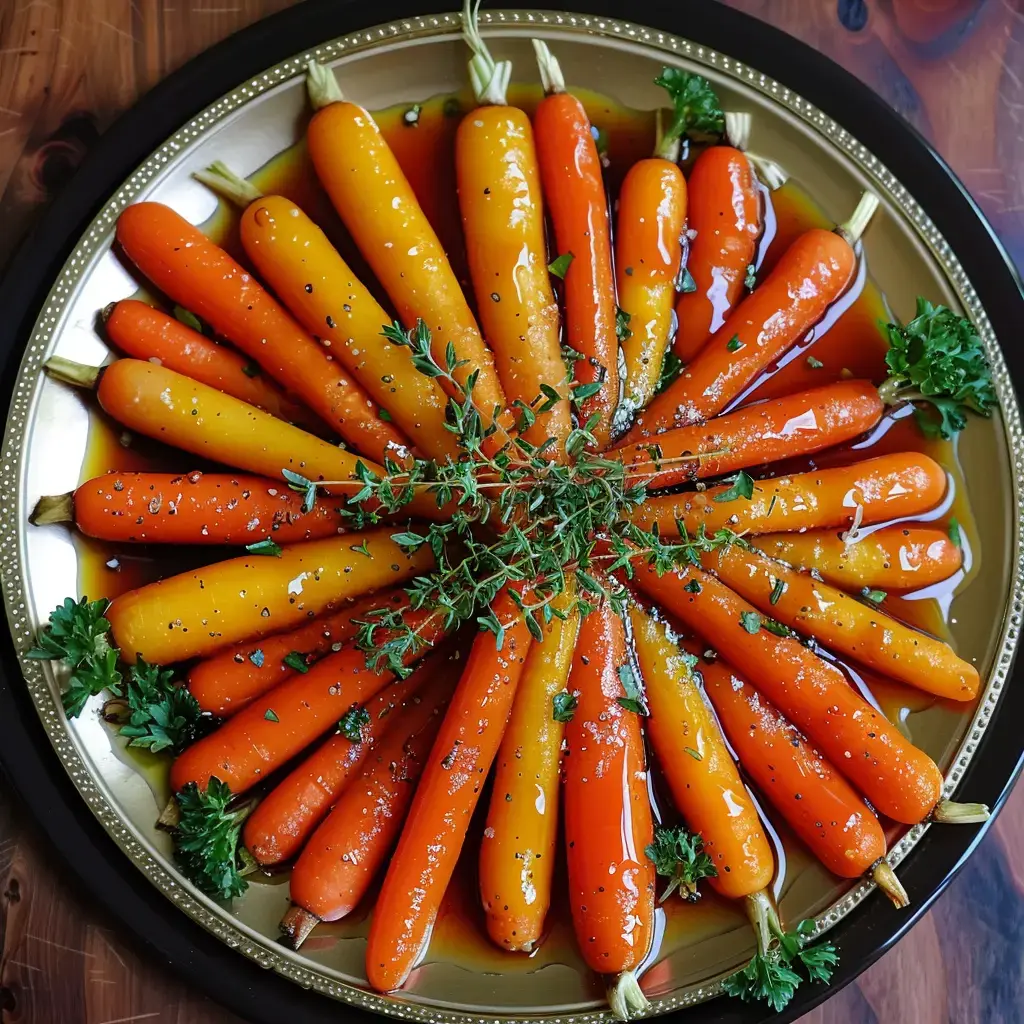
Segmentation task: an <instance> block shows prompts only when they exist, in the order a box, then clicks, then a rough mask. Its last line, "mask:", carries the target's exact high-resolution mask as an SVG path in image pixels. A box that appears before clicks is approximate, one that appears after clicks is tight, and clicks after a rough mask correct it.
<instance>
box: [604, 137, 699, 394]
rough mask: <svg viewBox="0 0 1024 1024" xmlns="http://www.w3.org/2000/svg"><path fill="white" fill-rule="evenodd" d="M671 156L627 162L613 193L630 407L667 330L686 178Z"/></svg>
mask: <svg viewBox="0 0 1024 1024" xmlns="http://www.w3.org/2000/svg"><path fill="white" fill-rule="evenodd" d="M678 146H679V144H678V141H677V142H676V143H675V148H676V154H675V156H674V157H671V158H670V159H665V158H664V157H663V156H662V155H660V153H656V154H655V155H654V156H653V157H651V158H650V159H648V160H641V161H639V162H638V163H635V164H633V166H632V167H631V168H630V169H629V171H628V173H627V174H626V178H625V180H624V181H623V183H622V188H621V190H620V191H619V213H618V226H617V232H616V236H615V272H616V283H617V286H618V296H619V308H620V309H621V310H622V313H621V314H619V315H620V316H621V317H622V319H624V320H625V319H626V318H627V317H628V320H627V321H626V323H624V324H623V325H622V329H621V334H622V337H621V339H620V340H621V344H622V355H623V357H624V359H625V363H626V379H625V382H624V391H625V398H626V400H627V401H628V402H629V403H630V405H631V407H632V408H634V409H642V408H643V407H644V406H645V405H647V403H648V402H649V401H650V400H651V398H652V397H653V395H654V392H655V389H656V388H657V386H658V380H659V378H660V376H661V370H662V363H663V362H664V360H665V352H666V351H667V349H668V346H669V342H670V340H671V339H670V335H671V333H672V307H673V305H674V303H675V297H676V277H677V275H678V273H679V262H680V258H681V255H682V247H681V245H680V238H681V237H682V234H683V229H684V228H685V226H686V203H687V192H686V181H685V180H684V179H683V172H682V171H681V170H680V169H679V167H678V165H677V164H676V159H677V158H678Z"/></svg>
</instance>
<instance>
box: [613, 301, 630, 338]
mask: <svg viewBox="0 0 1024 1024" xmlns="http://www.w3.org/2000/svg"><path fill="white" fill-rule="evenodd" d="M632 319H633V314H632V313H627V312H626V311H625V310H624V309H623V308H622V307H621V306H616V307H615V337H616V338H618V339H619V343H620V344H621V343H622V342H624V341H628V340H629V339H630V338H632V337H633V332H632V331H631V330H630V329H629V321H630V320H632Z"/></svg>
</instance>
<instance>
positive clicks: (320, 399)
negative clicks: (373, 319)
mask: <svg viewBox="0 0 1024 1024" xmlns="http://www.w3.org/2000/svg"><path fill="white" fill-rule="evenodd" d="M117 240H118V241H119V242H120V243H121V245H122V246H123V248H124V250H125V252H126V253H127V254H128V256H129V257H130V259H131V260H132V262H133V263H134V264H135V265H136V266H137V267H138V268H139V270H141V271H142V273H144V274H145V275H146V277H148V278H149V279H150V280H151V281H152V282H153V283H154V284H155V285H156V286H157V287H158V288H160V289H161V290H162V291H164V292H166V294H168V295H169V296H170V297H171V298H172V299H174V301H175V302H180V303H181V305H183V306H185V307H187V308H188V309H190V310H191V311H192V312H193V313H195V314H196V315H197V316H199V317H200V318H202V319H203V320H205V321H206V322H207V323H209V324H210V325H211V326H212V327H213V329H214V330H215V331H217V332H218V333H219V334H223V335H224V337H226V338H229V339H230V340H231V341H233V342H234V343H235V344H236V345H237V346H238V347H239V348H240V349H241V350H242V351H243V352H244V353H245V354H246V355H247V356H249V357H250V358H251V359H255V360H256V362H257V363H259V364H260V366H261V367H262V368H263V369H264V370H265V371H266V372H267V373H268V374H270V376H271V377H272V378H273V379H274V380H276V381H277V382H278V383H279V384H281V385H282V386H283V387H285V388H287V389H288V390H289V391H292V392H294V393H295V394H296V395H298V396H299V397H300V398H301V399H302V400H303V401H304V402H305V403H306V405H308V406H309V408H310V409H312V410H313V411H314V412H315V413H316V414H317V415H318V416H319V417H320V418H321V419H322V420H323V421H324V422H325V423H326V424H327V425H328V426H330V427H331V429H332V430H336V431H337V432H338V433H339V434H340V435H341V437H343V438H344V439H345V441H347V442H348V443H349V444H350V445H352V446H353V447H354V448H356V449H358V450H359V451H361V452H365V453H366V454H368V455H370V456H372V457H373V458H375V459H377V460H378V461H380V460H382V459H383V458H384V456H385V455H386V454H388V453H390V454H392V455H396V454H397V453H398V452H400V451H402V450H403V449H404V448H406V447H408V444H409V441H408V438H406V437H404V436H403V435H402V434H400V433H399V432H398V431H397V430H395V429H394V427H393V426H392V425H391V424H390V423H386V422H385V421H384V420H382V419H381V418H380V410H379V409H378V408H377V407H376V406H375V405H374V403H373V402H372V401H370V398H369V396H368V395H367V394H366V392H365V391H363V389H362V388H361V387H360V386H359V385H358V384H357V383H356V382H355V381H354V380H352V379H351V378H350V377H349V376H348V374H346V372H345V371H344V369H343V367H342V366H341V364H340V363H339V362H338V361H337V360H336V359H334V357H333V356H332V355H331V354H330V352H329V351H327V350H326V349H325V348H324V347H323V346H322V345H321V344H319V343H318V342H317V340H316V339H315V338H314V337H313V336H312V335H310V334H308V333H307V332H306V331H304V330H303V329H302V328H301V327H300V326H299V325H298V324H297V323H296V322H295V321H294V320H293V319H292V318H291V316H289V315H288V313H286V312H285V310H284V309H283V308H282V307H281V306H279V305H278V303H277V302H276V301H275V300H274V299H273V298H272V297H271V296H270V293H269V292H267V291H266V290H265V289H264V288H263V287H262V286H261V285H260V284H259V283H258V282H257V281H256V279H255V278H254V277H253V276H252V274H250V273H248V271H246V270H245V269H244V268H243V267H241V266H239V264H238V263H236V262H235V261H234V260H233V259H232V258H231V257H230V256H229V255H228V254H227V253H226V252H225V251H224V250H223V249H221V248H220V246H218V245H215V244H214V243H213V242H211V241H210V239H208V238H207V237H206V235H204V234H203V233H202V231H200V230H199V229H198V228H197V227H194V226H193V225H192V224H190V223H189V222H188V221H187V220H185V218H184V217H181V216H180V215H179V214H177V213H175V212H174V210H172V209H171V208H170V207H169V206H164V205H163V204H162V203H135V204H133V205H132V206H129V207H127V208H126V209H125V210H124V211H123V212H122V214H121V216H120V217H118V219H117Z"/></svg>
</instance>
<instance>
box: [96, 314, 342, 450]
mask: <svg viewBox="0 0 1024 1024" xmlns="http://www.w3.org/2000/svg"><path fill="white" fill-rule="evenodd" d="M104 326H105V327H106V331H107V334H108V336H109V337H110V340H111V341H112V342H113V343H114V344H115V345H116V346H117V347H118V348H119V349H120V350H121V351H122V352H124V353H126V354H127V355H129V356H134V357H135V358H136V359H148V360H150V361H151V362H154V363H159V364H160V365H161V366H166V367H167V368H168V369H169V370H175V371H176V372H178V373H182V374H184V375H185V376H186V377H191V378H192V379H193V380H197V381H199V382H200V383H201V384H206V385H208V386H209V387H211V388H216V389H217V390H218V391H223V392H224V393H225V394H227V395H231V396H232V397H234V398H239V399H241V400H242V401H243V402H248V403H249V404H250V405H255V406H256V408H257V409H262V410H263V411H264V412H269V413H270V415H271V416H276V417H277V418H278V419H279V420H285V421H286V422H288V423H294V424H296V425H297V426H300V427H302V428H303V429H305V430H313V431H317V430H322V429H323V424H322V422H321V421H320V420H319V419H317V418H316V417H315V416H313V414H312V413H311V412H310V411H309V410H308V409H307V408H306V407H305V406H304V405H300V404H299V403H298V402H295V401H292V400H291V399H290V398H289V397H288V396H287V395H285V393H284V392H283V391H282V390H281V389H280V388H279V387H278V386H277V385H276V384H275V383H274V382H273V381H271V380H270V379H269V378H267V377H266V376H265V375H264V373H263V371H262V370H261V369H260V367H259V366H258V365H257V364H256V363H254V362H253V361H252V360H251V359H246V358H245V357H244V356H242V355H240V354H239V353H238V352H236V351H234V349H231V348H228V347H227V346H226V345H218V344H217V343H216V342H214V341H210V339H209V338H204V337H203V336H202V335H201V334H200V333H199V332H198V331H193V330H192V328H191V327H188V326H186V325H185V324H183V323H182V322H181V321H180V320H178V319H176V318H175V317H173V316H168V315H167V314H166V313H163V312H161V311H160V310H159V309H154V308H153V307H152V306H150V305H147V304H146V303H145V302H139V300H138V299H122V300H121V301H120V302H115V303H114V304H113V305H112V306H110V307H108V309H106V310H104Z"/></svg>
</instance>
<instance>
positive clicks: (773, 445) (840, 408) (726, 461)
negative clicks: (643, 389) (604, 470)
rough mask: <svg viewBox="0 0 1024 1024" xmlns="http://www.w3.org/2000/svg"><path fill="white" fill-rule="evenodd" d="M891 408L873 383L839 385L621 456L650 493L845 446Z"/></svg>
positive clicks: (680, 431)
mask: <svg viewBox="0 0 1024 1024" xmlns="http://www.w3.org/2000/svg"><path fill="white" fill-rule="evenodd" d="M884 409H885V407H884V406H883V404H882V400H881V399H880V398H879V396H878V389H877V388H876V387H875V386H874V385H873V384H872V383H871V382H870V381H859V380H851V381H840V382H839V383H837V384H828V385H826V386H825V387H821V388H814V389H812V390H810V391H801V392H800V393H799V394H795V395H787V396H785V397H784V398H776V399H773V400H772V401H770V402H760V403H757V404H754V405H745V406H743V408H742V409H737V410H735V411H734V412H730V413H726V414H725V415H722V416H716V417H715V418H714V419H712V420H709V421H708V422H707V423H703V424H698V425H695V426H690V427H676V429H675V430H666V431H665V432H664V433H661V434H659V435H658V436H657V438H655V439H653V440H651V441H642V442H640V443H639V444H630V445H625V446H622V447H619V448H616V452H621V454H622V458H623V459H624V460H626V461H628V462H629V463H630V465H631V466H633V467H635V469H634V471H633V472H635V473H636V474H638V475H643V476H645V477H648V479H647V486H648V487H649V488H654V487H668V486H670V485H672V484H676V483H680V482H682V481H684V480H702V479H706V478H707V477H712V476H722V475H724V474H726V473H734V472H736V470H738V469H745V468H747V467H749V466H760V465H762V464H767V463H769V462H777V461H778V460H780V459H788V458H793V457H795V456H799V455H810V454H811V453H813V452H817V451H821V449H822V448H830V447H832V446H833V445H837V444H842V443H843V442H844V441H850V440H852V439H853V438H855V437H857V436H858V435H860V434H863V433H864V432H865V431H868V430H870V429H871V428H872V427H873V426H874V425H875V424H876V423H877V422H878V421H879V420H880V419H881V418H882V413H883V411H884Z"/></svg>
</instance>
